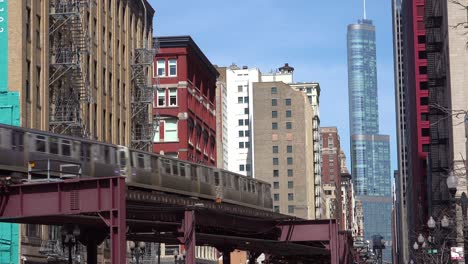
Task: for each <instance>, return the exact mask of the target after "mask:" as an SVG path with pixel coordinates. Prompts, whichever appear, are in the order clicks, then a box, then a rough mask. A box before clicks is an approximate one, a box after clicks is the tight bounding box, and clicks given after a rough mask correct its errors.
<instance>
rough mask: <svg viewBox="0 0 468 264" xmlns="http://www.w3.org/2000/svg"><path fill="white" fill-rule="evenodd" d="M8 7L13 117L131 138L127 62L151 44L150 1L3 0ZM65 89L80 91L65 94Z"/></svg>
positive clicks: (123, 140) (126, 141) (106, 137)
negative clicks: (17, 110) (15, 94)
mask: <svg viewBox="0 0 468 264" xmlns="http://www.w3.org/2000/svg"><path fill="white" fill-rule="evenodd" d="M88 3H89V4H88ZM142 3H144V4H145V6H143V4H142ZM145 10H146V19H145V16H144V14H145ZM8 13H9V14H10V15H9V16H8V52H9V56H8V91H10V92H19V95H20V96H19V108H20V118H19V119H20V120H19V121H20V125H21V126H23V127H31V128H37V129H41V130H49V129H50V130H54V131H56V132H64V133H67V134H77V133H73V131H72V130H77V129H78V130H81V131H75V132H78V133H80V134H82V135H87V136H90V137H91V138H94V139H98V140H102V141H106V142H112V143H116V144H123V145H130V142H131V129H132V125H131V119H132V103H131V92H132V89H133V87H132V86H133V85H134V84H133V82H132V78H133V76H132V65H134V64H135V62H134V60H135V57H136V56H137V54H138V52H137V51H136V50H137V49H139V48H145V47H146V48H151V47H152V18H153V14H154V10H153V9H152V8H151V6H150V4H149V3H148V2H147V1H146V0H144V1H117V0H102V1H100V0H99V1H98V0H91V1H84V0H76V1H66V0H59V1H52V0H50V1H48V0H26V1H8ZM145 20H146V29H144V27H145ZM66 89H73V90H79V91H77V92H76V93H72V94H71V95H70V96H69V99H70V100H68V101H66V102H65V101H64V100H63V98H61V99H60V98H58V97H60V96H63V95H66V93H65V92H64V93H60V92H58V91H60V90H66ZM74 95H76V96H77V97H76V98H72V97H73V96H74ZM78 97H79V98H78ZM72 99H73V100H72ZM60 100H62V101H61V102H59V101H60ZM77 102H78V104H76V103H77ZM59 104H62V106H60V105H59ZM73 104H74V105H73ZM64 105H67V106H64ZM70 105H72V106H70ZM67 107H68V108H67ZM59 108H60V109H59ZM67 111H68V113H67ZM69 112H75V115H74V116H72V117H70V116H66V115H68V114H69ZM67 126H68V130H67Z"/></svg>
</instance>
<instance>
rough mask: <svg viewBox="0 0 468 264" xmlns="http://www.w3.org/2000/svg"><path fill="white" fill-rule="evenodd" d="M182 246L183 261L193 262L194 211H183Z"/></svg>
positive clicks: (194, 243) (192, 263) (187, 263)
mask: <svg viewBox="0 0 468 264" xmlns="http://www.w3.org/2000/svg"><path fill="white" fill-rule="evenodd" d="M183 243H184V247H185V254H186V255H185V263H186V264H195V245H196V241H195V212H194V211H185V214H184V241H183Z"/></svg>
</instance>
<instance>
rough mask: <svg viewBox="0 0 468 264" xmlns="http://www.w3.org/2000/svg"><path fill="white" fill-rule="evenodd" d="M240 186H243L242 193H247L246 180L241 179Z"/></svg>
mask: <svg viewBox="0 0 468 264" xmlns="http://www.w3.org/2000/svg"><path fill="white" fill-rule="evenodd" d="M242 185H243V186H244V192H246V191H247V180H245V179H242Z"/></svg>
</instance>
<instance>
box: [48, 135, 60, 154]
mask: <svg viewBox="0 0 468 264" xmlns="http://www.w3.org/2000/svg"><path fill="white" fill-rule="evenodd" d="M49 153H50V154H58V153H59V145H58V139H57V138H54V137H51V138H49Z"/></svg>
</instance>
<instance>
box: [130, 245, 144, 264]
mask: <svg viewBox="0 0 468 264" xmlns="http://www.w3.org/2000/svg"><path fill="white" fill-rule="evenodd" d="M137 245H138V247H137ZM129 246H130V251H131V254H132V259H133V258H134V257H135V260H136V264H139V263H140V258H141V262H143V257H144V255H145V248H146V244H145V242H143V241H140V242H138V243H135V242H133V241H130V243H129Z"/></svg>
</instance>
